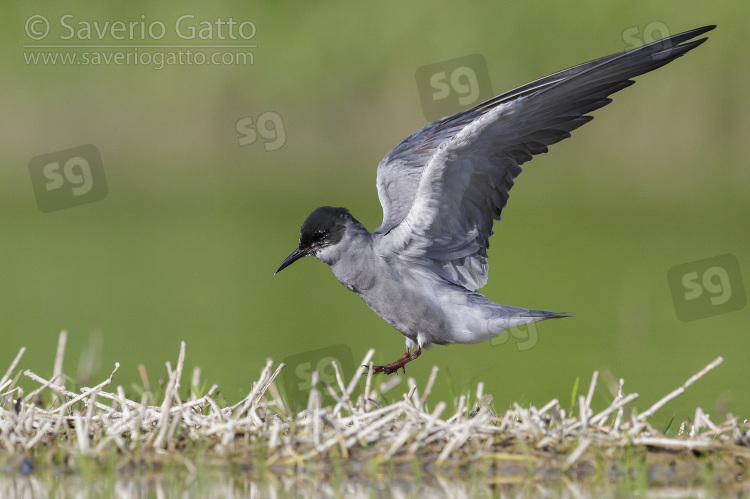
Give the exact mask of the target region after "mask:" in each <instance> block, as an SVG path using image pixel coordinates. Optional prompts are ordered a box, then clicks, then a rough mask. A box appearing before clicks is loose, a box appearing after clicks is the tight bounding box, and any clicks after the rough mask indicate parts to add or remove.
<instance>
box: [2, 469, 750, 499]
mask: <svg viewBox="0 0 750 499" xmlns="http://www.w3.org/2000/svg"><path fill="white" fill-rule="evenodd" d="M317 478H318V477H315V476H306V477H304V478H300V477H296V476H293V475H285V476H281V477H279V476H275V475H271V474H266V475H264V476H263V477H262V478H260V479H253V477H251V476H249V475H247V474H237V473H230V472H228V471H223V470H214V471H206V472H202V473H200V474H199V475H189V474H186V473H181V472H176V471H175V472H174V473H167V472H159V473H148V472H145V471H144V472H138V473H131V472H125V473H118V474H116V475H115V474H112V475H109V476H105V475H103V474H86V473H82V474H66V473H62V472H54V471H51V472H47V473H41V474H37V473H31V474H30V475H27V476H22V475H11V474H0V497H3V498H6V497H7V498H15V497H20V498H26V497H28V498H45V497H55V498H57V497H60V498H81V499H83V498H99V497H118V498H141V497H158V498H162V497H205V498H225V497H231V498H259V497H268V498H276V497H278V498H284V497H331V498H339V497H342V498H346V499H354V498H359V497H368V498H369V497H404V498H406V497H410V498H412V497H413V498H417V497H425V498H426V497H430V498H432V497H449V498H475V497H476V498H483V497H562V498H594V497H596V498H600V497H622V496H629V495H631V494H633V493H636V492H638V495H639V496H641V497H654V498H662V497H670V498H673V497H717V496H723V497H726V496H732V497H738V498H739V497H750V487H749V486H747V485H745V486H744V487H743V486H742V483H741V482H738V483H735V484H726V483H725V484H707V485H706V486H703V487H700V486H699V487H690V486H682V487H678V486H668V487H655V488H654V487H651V488H645V489H640V488H641V487H643V482H640V483H639V481H638V480H635V481H625V480H622V479H620V480H616V481H608V482H606V483H602V480H601V479H598V480H596V481H593V480H583V481H578V480H574V479H571V478H569V477H567V476H565V475H563V476H560V477H557V478H556V479H554V480H552V481H547V482H542V481H539V480H527V479H524V478H522V477H512V476H508V477H505V476H495V477H487V478H485V479H478V480H472V479H468V480H467V479H465V478H460V477H446V476H441V475H425V476H423V481H420V482H415V481H414V480H413V477H410V476H394V477H390V478H388V477H386V476H385V475H383V476H378V477H376V478H370V479H358V480H353V479H342V480H339V481H331V480H330V479H324V478H323V477H320V479H317ZM646 486H648V485H646ZM639 489H640V490H639Z"/></svg>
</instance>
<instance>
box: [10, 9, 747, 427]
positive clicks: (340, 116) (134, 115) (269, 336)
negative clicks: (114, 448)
mask: <svg viewBox="0 0 750 499" xmlns="http://www.w3.org/2000/svg"><path fill="white" fill-rule="evenodd" d="M748 10H749V9H748V7H747V4H746V3H742V2H726V3H722V4H721V8H719V7H717V6H716V5H713V4H709V3H705V2H697V1H694V2H680V3H676V2H659V3H656V4H653V5H651V4H649V5H646V4H642V5H635V4H633V3H630V2H620V3H615V4H612V3H610V2H601V3H589V4H586V6H585V8H584V7H582V6H580V5H578V6H575V5H572V4H567V3H551V2H510V3H509V2H501V3H494V4H492V5H490V4H483V3H477V4H472V3H460V4H459V3H456V4H436V3H419V4H404V3H403V2H386V3H383V2H379V3H377V4H373V5H372V6H363V5H361V4H359V3H344V2H341V3H338V2H337V3H327V4H325V5H321V4H318V3H298V4H289V5H285V6H282V5H269V4H266V5H255V4H252V3H244V2H243V3H239V2H238V3H236V4H234V3H221V2H217V3H212V4H210V5H208V4H205V3H196V4H193V5H190V4H187V3H185V4H182V5H180V6H179V7H177V6H174V5H167V4H164V3H155V2H151V3H129V4H127V5H124V4H123V5H118V6H109V5H90V4H84V3H78V4H76V3H65V4H63V3H61V2H48V3H35V4H31V3H27V2H24V3H21V2H14V3H7V4H6V5H5V6H4V12H5V13H4V15H3V17H2V21H0V24H1V26H2V30H1V31H0V33H2V34H1V35H0V40H2V45H1V46H0V50H1V51H2V57H3V61H4V62H3V71H2V72H0V82H1V84H2V88H3V92H2V94H0V103H1V104H0V108H1V109H2V110H3V117H4V119H3V120H2V123H0V127H2V134H0V141H2V147H0V151H1V152H0V154H1V155H2V163H1V164H2V167H1V168H0V207H1V209H2V223H1V224H0V226H2V230H1V231H0V256H1V257H0V276H1V278H2V281H1V283H2V285H1V286H0V334H1V335H2V338H3V342H2V345H3V348H2V353H0V369H1V370H3V371H4V370H5V367H4V366H6V365H8V364H9V363H10V361H11V360H12V358H13V357H14V356H15V354H16V352H17V351H18V349H19V348H20V347H21V346H26V347H27V348H28V350H27V353H26V355H25V357H24V360H23V362H22V364H21V366H22V367H24V368H29V369H32V370H33V371H35V372H37V373H38V374H40V375H42V376H50V375H51V374H52V364H53V360H54V352H55V348H56V344H57V337H58V334H59V332H60V330H61V329H67V330H68V332H69V338H68V351H67V355H66V359H65V362H66V364H65V372H66V373H68V374H69V375H71V376H72V377H74V378H78V379H82V380H83V381H85V382H88V383H94V382H98V381H99V380H100V379H102V378H103V377H104V376H106V375H107V374H108V373H109V371H110V370H111V368H112V366H113V364H114V362H115V361H119V362H120V363H121V364H122V368H121V370H120V372H119V373H118V374H117V377H116V378H115V381H116V383H119V384H122V385H124V386H125V387H128V388H129V387H130V385H131V383H132V382H135V381H137V380H138V379H139V377H138V371H137V365H138V364H141V363H142V364H144V365H145V366H146V368H147V370H148V372H149V373H150V375H151V376H152V383H153V382H155V380H156V379H157V378H158V377H161V378H163V377H164V375H165V372H166V369H165V367H164V362H165V361H166V360H171V361H172V363H173V365H174V362H175V360H176V357H177V352H178V348H179V342H180V341H181V340H185V341H186V342H187V362H186V368H187V369H191V368H192V367H193V366H195V365H199V366H201V367H202V369H203V377H204V379H205V380H207V381H209V382H210V383H218V384H219V385H220V386H221V388H222V390H223V393H224V396H225V397H226V398H227V399H228V400H229V401H230V402H233V401H235V400H237V399H238V398H240V397H241V396H243V395H244V394H246V393H247V392H248V391H249V390H250V387H251V381H252V380H255V379H257V376H258V373H259V371H260V369H261V368H262V367H263V365H264V364H265V359H267V358H269V357H270V358H272V359H274V360H275V361H277V362H278V361H282V360H283V359H285V358H287V357H289V356H293V355H298V354H301V353H304V352H306V351H313V350H318V349H325V348H327V347H331V346H332V345H340V344H344V345H347V346H348V347H349V348H350V349H351V351H352V354H353V357H354V360H353V362H354V363H355V364H357V363H359V361H360V360H361V358H362V357H363V356H364V354H365V353H366V351H367V350H368V349H369V348H375V349H376V354H375V358H374V359H375V361H376V363H385V362H389V361H392V360H395V359H396V358H397V357H399V356H400V355H401V354H402V352H403V345H404V343H403V337H402V336H401V334H400V333H398V332H396V331H395V330H393V329H392V328H391V327H390V326H389V325H388V324H386V323H385V322H384V321H382V320H381V319H379V318H378V317H377V316H376V315H375V314H374V313H373V312H372V311H370V310H369V309H368V308H367V307H366V306H365V305H364V304H363V303H362V302H361V301H360V300H359V299H358V298H357V297H356V296H355V295H354V294H352V293H350V292H349V291H347V290H346V289H345V288H343V287H342V286H341V285H340V284H339V283H338V282H337V281H336V279H335V278H334V277H333V275H332V274H331V272H330V270H329V269H328V268H326V266H325V265H323V264H321V263H319V262H316V261H314V260H313V259H306V260H303V261H301V262H299V263H297V264H295V265H294V266H293V267H291V268H290V269H288V270H285V271H284V272H283V273H281V274H279V275H277V276H275V277H274V276H273V271H274V270H275V268H276V266H277V265H278V264H279V263H280V262H281V261H282V260H283V259H284V257H286V256H287V255H288V254H289V253H290V252H291V251H292V249H294V247H295V245H296V243H297V238H298V230H299V226H300V225H301V223H302V222H303V220H304V219H305V217H306V216H307V215H308V214H309V212H310V211H312V210H313V209H314V208H316V207H318V206H321V205H332V206H346V207H348V208H349V209H350V210H351V212H352V213H353V215H354V216H355V217H356V218H357V219H359V220H360V221H361V222H362V223H363V224H365V226H366V227H368V228H369V229H370V230H374V229H375V228H376V227H377V226H378V225H379V223H380V220H381V208H380V205H379V202H378V198H377V192H376V189H375V171H376V165H377V163H378V161H380V159H381V158H382V157H383V156H384V155H385V154H386V153H388V151H390V150H391V149H392V148H393V147H395V146H396V144H398V142H399V141H401V140H402V139H403V138H404V137H406V136H407V135H409V134H410V133H412V132H414V131H415V130H417V129H418V128H420V127H422V126H424V125H425V124H426V121H425V119H424V115H423V113H422V109H421V105H420V99H419V95H418V93H417V86H416V82H415V73H416V71H417V69H418V68H419V67H421V66H424V65H427V64H432V63H435V62H439V61H444V60H448V59H452V58H456V57H462V56H465V55H468V54H474V53H478V54H481V55H482V56H484V58H485V59H486V60H487V64H488V67H489V72H490V76H491V79H492V85H493V88H494V90H495V92H497V93H499V92H502V91H505V90H508V89H511V88H514V87H516V86H518V85H521V84H523V83H526V82H528V81H531V80H533V79H536V78H539V77H542V76H545V75H547V74H550V73H552V72H554V71H557V70H560V69H563V68H566V67H569V66H572V65H575V64H578V63H582V62H585V61H588V60H590V59H594V58H597V57H600V56H604V55H608V54H610V53H614V52H618V51H621V50H624V49H625V48H628V36H627V35H626V33H632V32H633V28H634V27H635V29H636V31H635V32H636V33H641V32H643V30H644V29H645V28H646V27H647V26H648V25H649V23H653V22H659V23H661V24H660V25H659V26H661V25H663V26H666V27H667V28H668V30H669V31H670V33H672V34H674V33H677V32H680V31H684V30H687V29H691V28H695V27H698V26H702V25H706V24H718V25H719V27H718V29H717V30H715V31H714V32H712V33H710V40H709V42H708V43H706V44H705V45H703V46H702V47H700V48H699V49H697V50H695V51H693V52H691V53H690V54H688V55H687V56H686V57H684V58H682V59H680V60H678V61H676V62H674V63H673V64H670V65H669V66H667V67H665V68H662V69H660V70H658V71H656V72H655V73H651V74H648V75H644V76H642V77H640V78H639V79H638V83H637V84H636V85H635V86H633V87H631V88H629V89H626V90H624V91H623V92H620V93H618V94H616V95H615V96H614V103H613V104H611V105H610V106H608V107H606V108H604V109H602V110H599V111H597V112H596V113H595V116H596V119H595V120H594V121H593V123H591V124H589V125H587V126H585V127H583V128H582V129H580V130H578V131H576V132H574V137H573V138H572V139H570V140H566V141H564V142H562V143H560V144H557V145H555V146H553V147H552V148H551V151H550V154H547V155H542V156H538V157H536V158H535V159H534V161H532V162H530V163H527V164H526V165H524V173H523V174H522V175H521V176H520V177H519V178H518V179H517V185H516V187H515V189H514V190H513V192H512V195H511V199H510V203H509V205H508V208H507V209H506V210H505V211H504V212H503V221H502V222H501V223H500V224H498V225H496V226H495V236H494V238H493V239H492V240H491V244H492V246H491V248H490V251H489V255H490V259H489V262H490V280H489V284H488V285H487V286H486V287H485V288H484V289H483V292H484V293H485V294H486V296H488V297H489V298H490V299H492V300H493V301H497V302H500V303H505V304H509V305H517V306H524V307H531V308H542V309H547V310H555V311H564V312H568V313H570V314H572V316H573V317H572V318H570V319H565V320H562V321H552V322H546V323H541V324H539V326H538V333H539V341H538V343H537V344H536V345H535V346H534V348H531V349H529V350H525V351H519V350H518V349H517V348H515V347H514V343H513V342H512V341H510V342H508V343H506V344H504V345H498V346H492V345H490V343H484V344H479V345H472V346H466V345H455V346H447V347H435V348H434V349H432V350H430V351H427V352H425V353H424V354H423V356H422V357H421V358H420V359H419V360H418V361H416V362H414V363H413V364H410V366H409V369H408V372H407V374H408V376H413V377H415V378H416V379H417V381H418V382H419V383H420V386H421V385H422V384H423V383H424V382H425V381H426V379H427V377H428V375H429V373H430V370H431V368H432V366H433V365H438V366H439V367H440V375H439V378H438V382H437V385H436V387H435V389H434V392H433V393H434V395H433V397H434V400H437V399H449V398H450V397H452V396H455V395H456V394H457V393H461V392H463V391H465V390H467V389H469V388H472V390H473V387H474V386H475V383H476V382H477V381H483V382H484V383H485V392H489V393H492V394H494V396H495V406H496V408H498V409H500V410H502V409H503V408H505V407H506V406H508V404H510V403H512V402H513V401H517V402H519V403H522V404H529V403H534V404H537V405H541V404H544V403H546V402H547V401H549V400H550V399H551V398H553V397H558V398H560V399H561V400H562V401H564V402H567V400H569V397H570V393H571V389H572V387H573V384H574V382H575V379H576V378H577V377H580V378H581V388H580V391H585V390H586V389H587V387H588V382H589V379H590V376H591V373H592V371H594V370H597V369H598V370H602V371H605V372H606V373H604V374H603V379H604V380H610V382H611V383H615V382H616V381H614V380H616V379H617V378H620V377H622V378H625V380H626V383H625V389H626V391H627V392H632V391H636V392H638V393H640V394H641V398H640V399H639V400H638V402H637V404H636V406H637V407H638V408H639V409H640V410H645V409H646V408H647V407H648V406H650V405H651V403H653V402H654V401H656V400H657V399H658V398H660V397H661V396H663V395H665V394H666V393H668V392H669V391H671V390H672V389H674V388H676V387H677V386H679V385H681V384H682V383H683V382H684V381H685V380H686V379H687V378H688V377H689V376H690V375H691V374H693V373H694V372H696V371H697V370H698V369H700V368H701V367H703V366H704V365H705V364H707V363H708V362H710V361H711V360H713V359H714V358H715V357H717V356H719V355H721V356H723V357H724V358H725V363H724V364H723V365H722V366H721V367H719V368H718V369H717V370H716V371H714V372H713V373H711V374H710V375H709V377H708V378H706V379H703V380H701V381H699V382H698V383H697V384H696V385H695V386H694V387H692V388H691V389H690V390H689V391H688V393H687V394H686V395H683V396H681V397H680V398H678V399H677V400H676V401H674V402H672V403H670V404H669V405H667V406H666V407H665V408H663V409H662V410H661V411H660V412H659V413H657V418H655V420H656V421H657V422H658V423H661V422H663V423H666V422H667V421H669V419H670V418H671V417H672V416H673V415H674V416H676V418H677V421H681V420H682V418H684V417H686V416H688V417H692V415H693V412H694V409H695V407H696V406H698V405H700V406H702V407H703V408H704V409H705V410H706V411H707V412H709V413H711V414H712V415H714V418H717V417H718V416H721V415H723V413H725V412H727V411H730V412H733V413H735V414H738V415H740V416H744V417H747V416H748V415H749V414H750V398H748V373H749V371H748V361H747V358H748V351H750V334H749V331H748V327H747V326H748V318H749V316H750V307H745V308H743V309H742V310H740V311H735V312H731V313H725V314H721V315H716V316H711V317H707V318H703V319H700V320H696V321H693V322H681V321H680V320H678V318H677V316H676V315H675V310H674V307H673V304H672V298H671V294H670V289H669V283H668V280H667V272H668V270H669V269H670V268H672V267H674V266H676V265H681V264H685V263H688V262H692V261H695V260H700V259H703V258H710V257H714V256H718V255H722V254H725V253H732V254H734V255H735V256H736V257H737V258H738V260H739V263H740V267H741V269H742V272H744V276H745V279H746V280H747V279H750V266H749V262H750V232H749V231H748V222H747V215H748V212H749V208H750V200H749V198H748V192H749V191H750V170H749V169H748V159H747V158H748V147H750V146H748V144H749V143H750V142H749V141H748V137H750V112H749V111H750V109H749V106H748V99H747V81H750V74H748V70H749V69H750V60H748V58H747V57H745V56H744V55H743V54H744V50H745V48H744V46H745V44H746V42H747V37H746V20H747V19H748V13H749V12H748ZM35 14H41V15H43V16H45V17H46V18H47V19H49V20H50V22H51V24H52V26H53V28H52V35H50V38H49V39H48V40H45V42H47V43H73V42H76V40H63V41H61V40H59V39H55V36H59V34H60V29H59V19H60V16H62V15H64V14H72V15H73V16H74V17H73V19H72V21H70V22H73V23H77V22H78V21H89V22H93V21H99V22H100V23H102V22H104V21H110V22H112V21H118V20H122V21H125V22H128V21H133V20H136V21H137V20H140V19H141V17H140V16H142V15H143V16H145V21H146V22H152V21H161V22H163V23H164V24H165V25H166V26H167V28H168V31H169V33H168V34H167V36H166V37H165V38H164V39H163V40H161V41H157V42H156V43H178V44H182V45H185V46H188V45H190V44H192V43H202V41H200V40H192V41H186V40H180V39H178V38H177V37H176V36H174V33H173V29H172V25H173V23H174V21H175V20H176V19H177V18H178V17H179V16H180V15H183V14H191V15H194V16H195V19H196V21H199V20H209V21H211V20H216V19H217V18H223V19H225V20H226V19H228V18H229V17H232V18H233V19H235V20H237V21H242V20H250V21H252V22H253V23H254V24H255V26H256V27H257V34H256V36H255V37H254V38H253V40H252V42H251V43H254V44H257V48H254V49H252V53H253V55H254V64H252V65H240V66H195V65H190V66H188V65H182V66H167V67H165V68H164V69H161V70H156V69H153V68H151V67H149V66H143V65H124V66H115V65H110V66H80V65H74V66H62V65H60V64H58V65H42V64H38V65H28V64H26V62H25V58H24V53H27V54H28V53H29V52H32V50H31V49H28V48H24V47H23V45H27V44H34V43H42V42H34V41H32V40H30V39H29V38H28V37H27V36H26V34H25V32H24V25H25V22H26V20H27V19H28V18H29V16H31V15H35ZM227 42H228V41H226V40H219V39H217V38H216V37H214V39H212V40H210V41H208V43H215V44H221V43H227ZM78 43H82V44H87V43H102V44H114V45H118V44H120V45H122V44H127V43H128V42H127V41H118V40H113V39H112V38H111V37H105V39H104V40H102V41H101V42H98V41H97V40H84V41H79V42H78ZM133 43H149V40H143V41H142V40H135V41H134V42H133ZM203 43H205V42H203ZM73 50H74V49H67V51H73ZM75 50H77V51H78V52H81V51H82V50H81V49H75ZM122 50H123V51H128V50H132V49H122ZM144 50H145V49H144ZM37 51H39V50H38V49H37ZM102 51H103V52H106V51H105V50H102ZM269 111H270V112H274V113H277V114H278V115H279V116H280V117H281V119H282V120H283V126H284V129H285V132H286V142H285V144H284V146H283V147H281V148H279V149H277V150H273V151H267V150H265V148H264V147H263V144H262V142H261V141H260V140H259V141H257V142H256V143H254V144H251V145H246V146H240V145H239V143H238V139H239V136H238V134H237V132H236V130H235V124H236V122H237V121H238V120H240V119H242V118H246V117H254V118H257V117H258V116H259V115H260V114H262V113H264V112H269ZM83 144H94V145H96V146H97V147H98V149H99V150H100V152H101V155H102V161H103V165H104V170H105V175H106V179H107V184H108V189H109V191H108V194H107V196H106V198H105V199H104V200H102V201H99V202H95V203H90V204H86V205H82V206H77V207H73V208H69V209H64V210H60V211H53V212H51V213H43V212H41V211H40V210H39V208H38V207H37V204H36V200H35V197H34V192H33V189H32V184H31V181H30V175H29V170H28V164H29V162H30V160H31V159H32V158H34V157H35V156H39V155H42V154H46V153H50V152H54V151H59V150H63V149H68V148H71V147H75V146H79V145H83ZM746 283H747V281H746ZM745 286H747V284H745ZM87 351H89V352H94V353H95V362H93V364H92V363H91V362H90V361H86V362H83V361H81V359H84V358H86V357H87V356H86V355H85V352H87ZM607 373H611V375H610V374H607ZM347 375H348V376H350V375H351V373H348V374H347ZM187 379H188V378H187V377H185V378H184V379H183V387H186V386H187V385H188V383H187ZM403 386H405V384H404V385H403ZM183 391H184V389H183ZM609 398H611V395H609V392H608V390H607V389H606V388H605V387H604V384H602V387H601V388H600V390H599V391H598V393H597V397H595V399H594V405H595V407H601V406H603V404H604V403H605V401H606V400H608V399H609Z"/></svg>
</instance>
